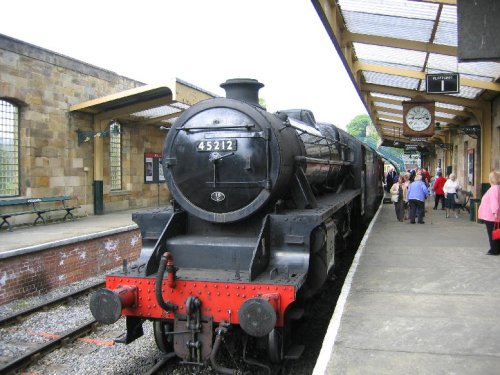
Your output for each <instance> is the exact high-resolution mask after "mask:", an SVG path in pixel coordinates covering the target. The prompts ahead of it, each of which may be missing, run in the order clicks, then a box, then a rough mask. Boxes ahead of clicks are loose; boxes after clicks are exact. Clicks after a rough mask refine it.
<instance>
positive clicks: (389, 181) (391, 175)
mask: <svg viewBox="0 0 500 375" xmlns="http://www.w3.org/2000/svg"><path fill="white" fill-rule="evenodd" d="M397 175H398V174H397V173H396V171H395V170H394V168H393V167H391V169H389V172H387V175H386V176H385V186H386V189H387V191H388V192H389V191H391V187H392V185H393V184H394V182H396V181H397Z"/></svg>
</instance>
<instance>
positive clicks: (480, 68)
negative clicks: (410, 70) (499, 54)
mask: <svg viewBox="0 0 500 375" xmlns="http://www.w3.org/2000/svg"><path fill="white" fill-rule="evenodd" d="M428 68H429V70H430V69H435V70H440V71H448V72H458V73H465V74H471V75H476V76H483V77H485V76H486V77H491V78H492V79H494V80H496V79H498V78H499V77H500V64H499V63H495V62H467V63H459V62H458V60H457V58H456V57H455V56H446V55H439V54H437V53H431V54H430V55H429V61H428Z"/></svg>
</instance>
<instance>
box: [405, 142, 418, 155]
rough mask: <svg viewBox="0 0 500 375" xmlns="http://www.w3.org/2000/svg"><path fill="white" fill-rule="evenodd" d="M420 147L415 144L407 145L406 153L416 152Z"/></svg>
mask: <svg viewBox="0 0 500 375" xmlns="http://www.w3.org/2000/svg"><path fill="white" fill-rule="evenodd" d="M418 147H419V146H418V145H413V144H405V153H407V152H410V153H413V152H414V151H418Z"/></svg>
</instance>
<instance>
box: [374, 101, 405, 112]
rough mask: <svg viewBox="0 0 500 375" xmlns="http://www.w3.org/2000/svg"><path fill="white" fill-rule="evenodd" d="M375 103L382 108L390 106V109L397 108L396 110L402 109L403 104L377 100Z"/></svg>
mask: <svg viewBox="0 0 500 375" xmlns="http://www.w3.org/2000/svg"><path fill="white" fill-rule="evenodd" d="M373 104H375V106H377V107H380V108H390V109H396V110H401V107H402V105H401V104H399V105H398V104H391V103H384V102H377V101H374V102H373Z"/></svg>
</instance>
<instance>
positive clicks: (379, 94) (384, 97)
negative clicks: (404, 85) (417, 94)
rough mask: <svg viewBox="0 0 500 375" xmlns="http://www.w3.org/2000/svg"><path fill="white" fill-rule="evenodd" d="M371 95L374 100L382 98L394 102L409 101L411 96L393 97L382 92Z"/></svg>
mask: <svg viewBox="0 0 500 375" xmlns="http://www.w3.org/2000/svg"><path fill="white" fill-rule="evenodd" d="M370 95H371V96H372V97H374V98H382V99H392V100H400V101H403V100H409V99H410V97H409V96H397V95H391V94H384V93H382V92H371V93H370Z"/></svg>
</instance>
